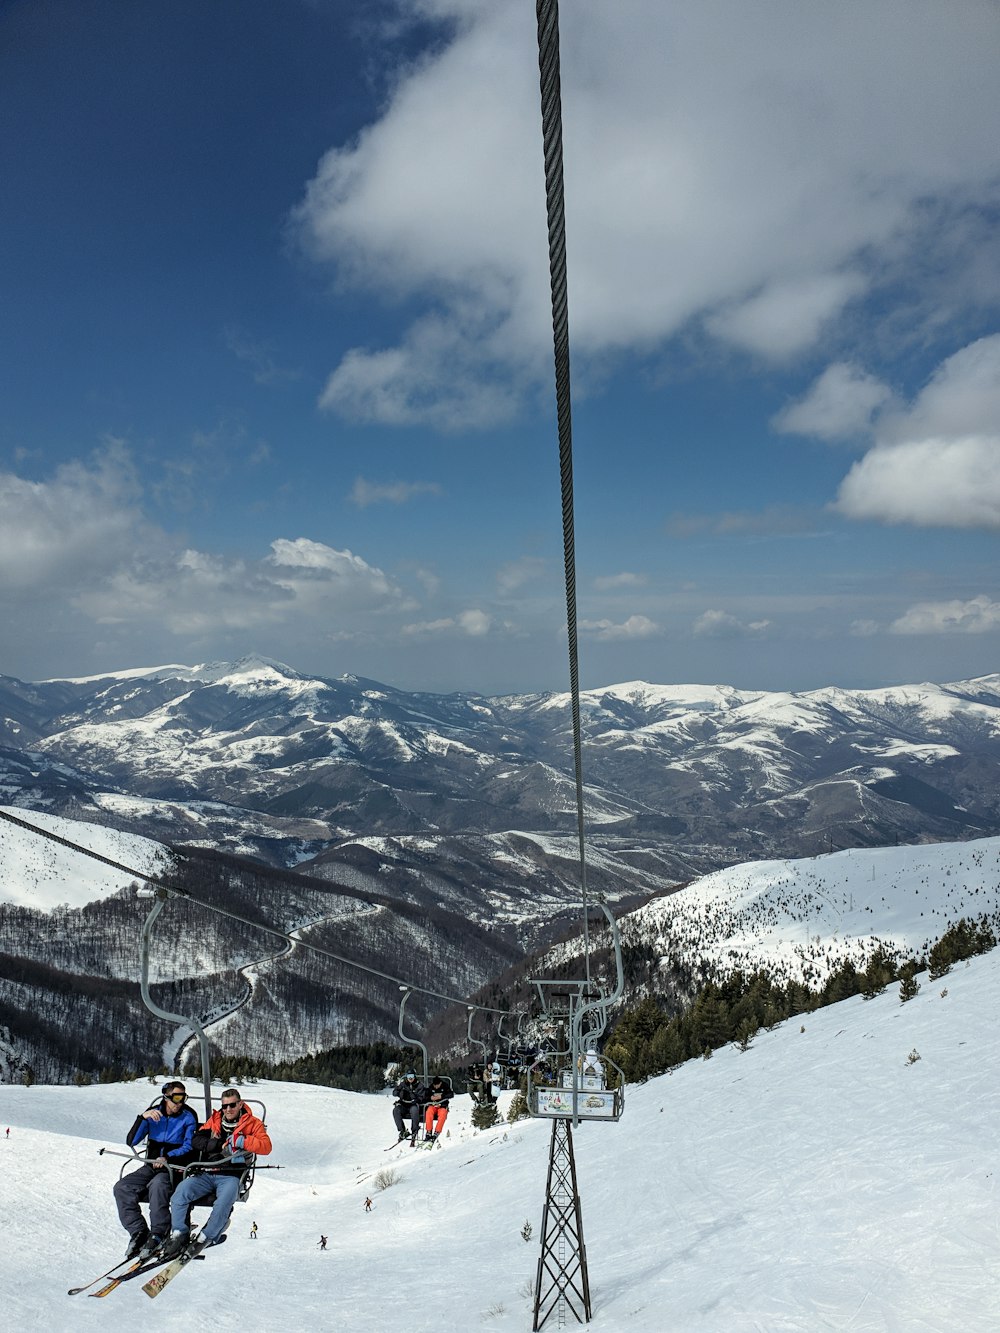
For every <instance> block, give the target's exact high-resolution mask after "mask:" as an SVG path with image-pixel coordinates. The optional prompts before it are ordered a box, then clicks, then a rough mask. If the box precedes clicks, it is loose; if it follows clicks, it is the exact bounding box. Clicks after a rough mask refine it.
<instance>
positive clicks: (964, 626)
mask: <svg viewBox="0 0 1000 1333" xmlns="http://www.w3.org/2000/svg"><path fill="white" fill-rule="evenodd" d="M998 629H1000V602H993V601H991V600H990V599H989V598H988V597H973V598H971V599H970V600H969V601H967V602H962V601H957V600H954V601H947V602H918V603H917V604H916V605H915V606H911V607H910V608H909V610H907V611H905V612H904V613H903V615H901V616H900V617H899V619H898V620H894V621H893V622H892V624H891V625H890V626H889V632H890V633H891V634H988V633H990V632H991V631H993V630H998Z"/></svg>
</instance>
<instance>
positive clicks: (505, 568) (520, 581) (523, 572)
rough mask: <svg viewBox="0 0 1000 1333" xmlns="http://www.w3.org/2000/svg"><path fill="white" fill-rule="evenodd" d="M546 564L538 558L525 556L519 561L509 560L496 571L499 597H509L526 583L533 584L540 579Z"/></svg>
mask: <svg viewBox="0 0 1000 1333" xmlns="http://www.w3.org/2000/svg"><path fill="white" fill-rule="evenodd" d="M547 567H548V564H547V561H545V560H542V559H541V558H540V557H538V556H533V555H525V556H522V557H521V559H520V560H511V561H510V562H509V563H508V564H506V565H502V566H501V567H500V569H499V570H498V571H497V591H498V592H499V594H500V596H501V597H510V596H511V595H512V594H513V593H515V592H517V591H518V589H520V588H523V587H524V585H525V584H526V583H533V582H534V581H535V579H538V578H541V576H542V575H543V574H544V573H545V570H546V569H547Z"/></svg>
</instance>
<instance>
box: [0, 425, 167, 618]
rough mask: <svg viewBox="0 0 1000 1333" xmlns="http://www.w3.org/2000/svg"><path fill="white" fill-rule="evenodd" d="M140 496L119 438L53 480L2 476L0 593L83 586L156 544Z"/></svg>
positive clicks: (68, 465)
mask: <svg viewBox="0 0 1000 1333" xmlns="http://www.w3.org/2000/svg"><path fill="white" fill-rule="evenodd" d="M138 495H139V491H138V485H137V483H136V479H135V473H134V470H133V467H132V463H131V459H130V457H129V454H128V451H127V450H126V449H125V448H124V446H123V445H122V444H121V442H120V441H116V440H111V441H108V443H107V444H106V445H105V447H104V448H103V449H102V450H101V451H99V452H98V453H97V454H95V455H94V456H93V458H92V459H91V460H90V462H89V463H82V462H72V463H66V464H64V465H63V466H62V467H60V468H59V469H58V470H57V471H56V473H55V474H54V476H53V477H52V479H51V480H49V481H28V480H26V479H25V478H23V477H19V476H16V475H14V474H13V473H0V592H6V593H7V594H24V593H31V592H32V590H34V589H37V588H44V587H46V586H48V585H51V584H53V583H61V584H63V586H66V587H70V588H73V587H77V586H81V585H83V584H86V583H87V582H88V581H90V580H92V579H95V578H100V577H101V576H102V575H103V574H105V573H106V572H107V571H109V570H111V569H113V568H114V567H115V566H116V565H117V564H118V562H119V561H120V560H121V559H122V558H123V557H125V556H127V555H128V554H129V553H130V552H131V551H132V550H133V548H134V547H135V546H136V545H138V544H140V542H142V541H153V540H154V539H155V538H154V536H153V534H152V533H151V532H150V531H149V530H148V529H147V526H146V524H145V522H144V519H143V515H142V512H141V509H140V507H139V503H138Z"/></svg>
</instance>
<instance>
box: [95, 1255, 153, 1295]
mask: <svg viewBox="0 0 1000 1333" xmlns="http://www.w3.org/2000/svg"><path fill="white" fill-rule="evenodd" d="M164 1262H165V1261H164V1260H163V1259H157V1258H155V1257H152V1258H149V1259H139V1260H137V1261H136V1262H135V1263H133V1264H132V1266H131V1267H130V1268H126V1269H125V1272H124V1273H117V1274H116V1275H115V1276H114V1277H113V1278H112V1279H111V1281H110V1282H106V1283H105V1284H104V1286H103V1287H98V1289H97V1290H96V1291H92V1292H91V1293H90V1295H91V1296H110V1295H111V1293H112V1292H113V1291H117V1290H118V1288H119V1287H120V1286H121V1284H122V1283H123V1282H133V1281H134V1280H135V1279H136V1278H137V1277H143V1276H145V1274H146V1273H151V1272H152V1271H153V1269H154V1268H159V1266H160V1265H161V1264H162V1263H164Z"/></svg>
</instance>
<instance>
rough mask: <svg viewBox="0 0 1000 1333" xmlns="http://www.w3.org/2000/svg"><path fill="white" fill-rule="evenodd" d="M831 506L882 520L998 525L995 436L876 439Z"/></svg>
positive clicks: (999, 471)
mask: <svg viewBox="0 0 1000 1333" xmlns="http://www.w3.org/2000/svg"><path fill="white" fill-rule="evenodd" d="M836 508H837V509H839V510H840V512H841V513H843V514H846V515H847V517H848V518H855V519H875V520H877V521H879V522H883V523H913V524H916V525H918V526H921V527H943V528H1000V438H996V437H994V438H992V439H982V438H980V439H965V440H919V441H916V442H914V443H912V444H891V445H881V446H879V447H878V448H875V449H872V450H871V452H870V453H867V454H866V455H865V456H864V458H861V459H859V460H858V462H856V463H855V464H854V466H853V467H852V468H851V470H850V472H849V473H848V474H847V476H846V477H845V478H844V480H843V482H842V483H841V486H840V494H839V496H838V498H837V502H836Z"/></svg>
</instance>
